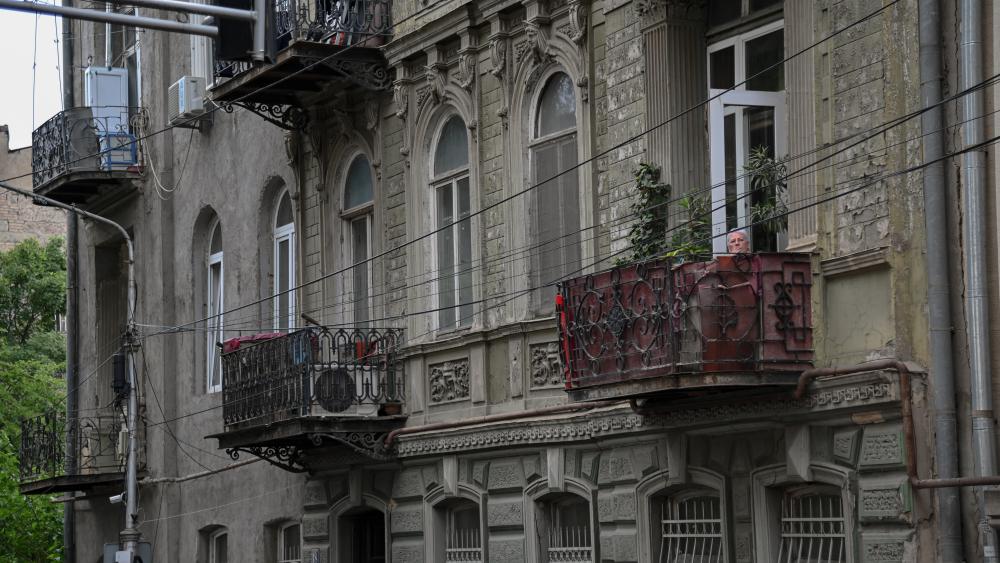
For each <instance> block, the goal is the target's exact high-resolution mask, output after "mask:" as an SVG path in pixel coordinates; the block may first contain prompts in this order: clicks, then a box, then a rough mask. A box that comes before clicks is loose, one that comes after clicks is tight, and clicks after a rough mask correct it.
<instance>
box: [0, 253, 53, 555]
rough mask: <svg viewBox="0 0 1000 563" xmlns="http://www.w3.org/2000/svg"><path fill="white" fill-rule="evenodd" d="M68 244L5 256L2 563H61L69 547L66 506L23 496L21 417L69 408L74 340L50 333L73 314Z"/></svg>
mask: <svg viewBox="0 0 1000 563" xmlns="http://www.w3.org/2000/svg"><path fill="white" fill-rule="evenodd" d="M65 280H66V262H65V256H64V254H63V248H62V241H61V240H58V239H56V240H54V241H51V242H50V243H48V244H47V245H45V246H42V245H40V244H38V242H36V241H34V240H27V241H25V242H22V243H20V244H18V245H17V246H16V247H14V248H13V249H11V250H9V251H7V252H3V253H0V324H2V328H0V330H2V333H0V334H2V338H0V405H2V408H0V563H15V562H17V563H20V562H24V561H32V562H36V561H37V562H55V561H59V560H60V557H61V554H60V551H61V549H62V505H60V504H54V503H52V498H51V497H49V496H46V495H35V496H24V495H21V493H20V490H19V488H18V485H19V476H20V473H19V464H18V462H19V459H18V449H19V446H20V443H21V419H23V418H28V417H33V416H38V415H40V414H42V413H44V412H45V411H47V410H51V409H64V408H65V406H64V404H63V403H62V401H61V398H62V397H63V396H64V394H65V385H64V381H63V380H62V379H59V378H57V377H54V374H55V373H56V372H58V371H62V370H63V369H65V362H66V342H65V337H64V336H63V335H62V334H59V333H55V332H50V331H51V330H52V329H53V328H54V327H53V323H54V322H55V316H56V314H57V313H62V312H63V311H64V310H65V303H66V302H65V294H66V281H65Z"/></svg>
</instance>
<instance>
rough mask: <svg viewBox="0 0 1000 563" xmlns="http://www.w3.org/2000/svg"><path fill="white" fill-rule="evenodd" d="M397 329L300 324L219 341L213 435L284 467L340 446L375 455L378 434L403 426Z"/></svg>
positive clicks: (294, 467)
mask: <svg viewBox="0 0 1000 563" xmlns="http://www.w3.org/2000/svg"><path fill="white" fill-rule="evenodd" d="M400 339H401V332H400V331H398V330H396V329H376V328H357V329H343V328H342V329H327V328H319V329H305V330H300V331H296V332H292V333H288V334H282V333H274V334H262V335H257V336H253V337H244V338H235V339H231V340H228V341H226V342H225V343H224V345H223V354H222V402H223V406H222V418H223V423H224V426H225V430H224V431H223V432H222V433H221V434H216V435H214V436H210V437H212V438H216V439H218V440H219V447H220V448H226V450H227V452H228V453H229V455H230V456H231V457H233V459H238V458H239V454H240V452H247V453H250V454H252V455H257V456H259V457H264V458H265V459H267V460H268V461H270V462H272V463H274V464H275V465H278V466H279V467H282V468H283V469H287V470H290V471H301V470H303V469H304V458H303V456H302V454H303V452H305V451H306V450H309V449H312V448H315V447H319V446H324V445H333V446H346V447H347V448H349V449H350V450H352V451H353V452H354V453H358V454H361V455H364V456H366V457H371V458H376V459H381V458H386V457H387V456H388V453H387V452H385V451H384V449H383V446H382V438H384V435H385V434H387V433H388V432H390V431H391V430H393V429H395V428H398V427H399V426H402V424H403V423H404V422H405V420H406V417H405V416H404V415H403V414H402V407H403V400H404V397H403V390H404V379H405V378H404V368H403V363H402V361H401V360H400V359H398V357H397V355H396V351H397V350H398V348H399V345H400Z"/></svg>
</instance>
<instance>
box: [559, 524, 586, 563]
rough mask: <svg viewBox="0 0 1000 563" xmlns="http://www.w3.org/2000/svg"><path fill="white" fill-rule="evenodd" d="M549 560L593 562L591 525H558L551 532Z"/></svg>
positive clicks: (576, 562)
mask: <svg viewBox="0 0 1000 563" xmlns="http://www.w3.org/2000/svg"><path fill="white" fill-rule="evenodd" d="M548 556H549V559H548V560H549V562H550V563H555V562H557V561H559V562H563V561H568V562H571V563H591V562H592V561H593V560H594V555H593V550H592V549H591V547H590V527H589V526H557V527H554V528H552V530H551V531H550V532H549V548H548Z"/></svg>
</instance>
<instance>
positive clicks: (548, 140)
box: [528, 68, 587, 315]
mask: <svg viewBox="0 0 1000 563" xmlns="http://www.w3.org/2000/svg"><path fill="white" fill-rule="evenodd" d="M556 74H562V75H564V76H566V78H568V79H569V81H570V82H571V83H574V84H575V82H574V81H573V77H572V76H570V74H569V73H568V72H567V71H566V70H565V69H563V68H554V69H552V70H551V71H550V72H548V73H547V74H545V75H544V76H542V77H541V78H540V79H539V80H538V83H539V84H541V87H540V88H538V90H537V91H536V92H535V94H534V97H533V99H532V100H531V111H530V113H529V115H528V120H529V123H528V170H529V171H530V172H529V175H528V178H529V179H530V180H531V183H532V187H535V186H534V185H535V184H536V183H537V181H538V180H539V179H538V178H536V173H537V167H536V160H537V156H536V154H537V152H536V151H537V149H538V148H539V147H542V146H545V145H547V144H556V143H558V142H559V141H562V140H563V139H568V138H570V137H572V138H573V140H574V142H573V144H574V146H575V147H576V153H577V155H576V162H577V164H576V168H575V169H574V170H573V172H572V173H573V174H576V191H577V209H576V212H577V216H578V217H577V221H578V222H579V224H580V228H581V229H582V228H584V227H585V226H586V224H587V223H586V221H585V220H584V216H583V208H584V193H583V190H584V186H583V179H582V178H581V171H582V169H583V167H581V166H580V162H581V160H580V136H579V132H580V98H579V96H578V94H577V92H576V91H575V88H574V92H573V108H574V112H575V113H574V116H573V127H572V128H570V129H563V130H561V131H556V132H554V133H549V134H547V135H542V136H538V118H539V106H540V105H541V103H542V95H543V94H544V93H545V89H546V88H547V87H548V86H549V83H550V81H551V80H552V77H553V76H555V75H556ZM560 172H561V173H562V172H563V171H560ZM535 204H536V200H535V199H534V198H532V203H531V205H532V206H534V205H535ZM537 212H538V211H537V210H536V213H537ZM536 220H537V219H536ZM535 230H536V229H535V225H531V224H529V225H528V233H529V236H528V240H529V241H530V244H531V245H532V246H534V245H540V244H541V243H542V241H540V240H537V238H536V237H537V234H538V233H536V232H535ZM563 234H567V233H563ZM580 235H581V233H577V238H576V241H577V242H579V241H580ZM569 240H570V237H566V238H561V239H559V240H557V241H556V242H555V245H556V247H557V248H558V250H559V251H560V255H561V254H562V252H563V251H564V247H565V246H566V245H568V244H569ZM563 258H565V257H563V256H561V257H560V260H562V259H563ZM584 260H585V251H584V249H583V248H580V262H581V265H582V264H583V263H584ZM557 266H558V267H559V268H562V267H564V266H566V264H558V265H557ZM532 267H533V266H532V265H531V264H529V269H531V268H532ZM546 277H551V272H549V275H548V276H545V275H544V273H542V272H539V280H540V281H542V280H544V279H545V278H546ZM531 278H534V275H532V276H530V277H529V283H528V286H529V287H531V285H532V284H531V281H530V279H531ZM543 283H544V282H543ZM536 294H537V292H536V291H532V292H531V293H530V294H529V296H528V301H529V303H528V306H529V310H530V311H532V312H534V313H537V312H538V311H539V310H541V311H546V312H545V313H544V315H548V314H550V311H549V310H548V308H547V306H543V304H542V303H535V302H534V301H535V299H537V297H535V296H536ZM551 307H553V308H554V307H555V304H554V303H552V304H551Z"/></svg>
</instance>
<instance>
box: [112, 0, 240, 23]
mask: <svg viewBox="0 0 1000 563" xmlns="http://www.w3.org/2000/svg"><path fill="white" fill-rule="evenodd" d="M108 3H109V4H121V5H123V6H139V7H143V8H158V9H160V10H170V11H174V12H189V13H192V14H205V15H207V16H219V17H223V18H230V19H234V20H244V21H250V22H252V21H254V20H256V19H257V13H256V12H254V11H250V10H240V9H239V8H226V7H224V6H216V5H214V4H195V3H192V2H184V1H183V0H108Z"/></svg>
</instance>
